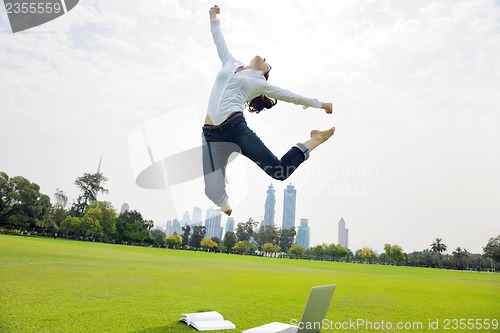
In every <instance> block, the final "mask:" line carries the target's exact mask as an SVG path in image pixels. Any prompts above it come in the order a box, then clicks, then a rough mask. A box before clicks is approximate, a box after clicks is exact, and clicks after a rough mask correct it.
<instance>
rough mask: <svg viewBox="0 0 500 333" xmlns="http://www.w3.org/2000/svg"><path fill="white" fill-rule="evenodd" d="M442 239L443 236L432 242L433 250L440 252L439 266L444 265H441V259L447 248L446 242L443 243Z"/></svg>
mask: <svg viewBox="0 0 500 333" xmlns="http://www.w3.org/2000/svg"><path fill="white" fill-rule="evenodd" d="M442 241H443V239H442V238H436V239H435V240H434V243H432V244H431V251H432V252H435V253H437V254H438V257H439V259H438V265H439V267H442V265H441V259H442V257H443V254H442V253H443V252H445V251H446V248H447V246H446V245H445V244H444V243H441V242H442Z"/></svg>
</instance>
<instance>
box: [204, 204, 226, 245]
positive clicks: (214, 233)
mask: <svg viewBox="0 0 500 333" xmlns="http://www.w3.org/2000/svg"><path fill="white" fill-rule="evenodd" d="M220 222H221V211H220V210H219V209H214V208H212V207H210V208H209V209H207V216H206V219H205V231H206V235H205V237H211V238H213V237H217V238H219V239H222V232H223V230H224V228H222V227H221V226H220Z"/></svg>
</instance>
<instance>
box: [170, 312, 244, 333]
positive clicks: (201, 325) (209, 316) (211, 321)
mask: <svg viewBox="0 0 500 333" xmlns="http://www.w3.org/2000/svg"><path fill="white" fill-rule="evenodd" d="M182 316H183V317H182V318H181V319H179V321H182V322H185V323H186V324H188V325H190V326H192V327H194V328H196V329H197V330H198V331H214V330H234V329H236V326H235V325H234V324H233V323H232V322H230V321H229V320H224V317H222V315H221V314H220V313H218V312H217V311H210V312H197V313H186V314H183V315H182Z"/></svg>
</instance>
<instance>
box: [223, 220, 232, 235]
mask: <svg viewBox="0 0 500 333" xmlns="http://www.w3.org/2000/svg"><path fill="white" fill-rule="evenodd" d="M228 232H234V218H232V217H228V218H227V222H226V232H225V233H224V235H225V234H227V233H228Z"/></svg>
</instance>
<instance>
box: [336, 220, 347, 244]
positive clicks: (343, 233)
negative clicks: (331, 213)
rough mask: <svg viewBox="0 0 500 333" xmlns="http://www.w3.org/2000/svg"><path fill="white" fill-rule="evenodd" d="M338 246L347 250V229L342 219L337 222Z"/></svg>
mask: <svg viewBox="0 0 500 333" xmlns="http://www.w3.org/2000/svg"><path fill="white" fill-rule="evenodd" d="M338 243H339V244H340V246H343V247H347V248H349V229H347V228H346V224H345V221H344V218H340V221H339V242H338Z"/></svg>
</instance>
